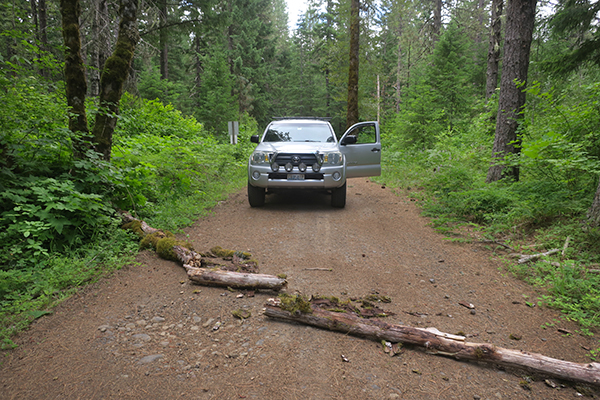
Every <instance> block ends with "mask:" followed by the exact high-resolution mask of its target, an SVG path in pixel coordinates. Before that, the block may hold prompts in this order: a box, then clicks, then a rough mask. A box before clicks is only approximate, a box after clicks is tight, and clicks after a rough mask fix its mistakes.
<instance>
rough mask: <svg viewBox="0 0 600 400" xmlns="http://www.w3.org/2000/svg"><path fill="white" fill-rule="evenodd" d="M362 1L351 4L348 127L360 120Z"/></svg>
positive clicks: (357, 0)
mask: <svg viewBox="0 0 600 400" xmlns="http://www.w3.org/2000/svg"><path fill="white" fill-rule="evenodd" d="M359 12H360V1H359V0H352V2H351V6H350V68H349V71H348V110H347V113H346V128H349V127H350V126H352V125H354V124H356V123H357V122H358V67H359V65H358V60H359V35H360V15H359Z"/></svg>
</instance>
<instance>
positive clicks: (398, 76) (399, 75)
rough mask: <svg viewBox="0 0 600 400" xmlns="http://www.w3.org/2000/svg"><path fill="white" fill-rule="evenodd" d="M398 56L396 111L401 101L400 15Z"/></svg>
mask: <svg viewBox="0 0 600 400" xmlns="http://www.w3.org/2000/svg"><path fill="white" fill-rule="evenodd" d="M396 34H397V36H398V58H397V60H396V61H397V62H396V113H399V112H400V103H402V97H401V94H402V79H401V75H402V17H400V18H399V21H398V31H397V32H396Z"/></svg>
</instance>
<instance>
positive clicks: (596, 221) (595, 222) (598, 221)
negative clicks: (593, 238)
mask: <svg viewBox="0 0 600 400" xmlns="http://www.w3.org/2000/svg"><path fill="white" fill-rule="evenodd" d="M587 217H588V221H589V223H590V225H591V226H593V227H599V226H600V181H599V182H598V189H597V190H596V196H594V201H593V202H592V205H591V207H590V208H589V209H588V212H587Z"/></svg>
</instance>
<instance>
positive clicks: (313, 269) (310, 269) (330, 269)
mask: <svg viewBox="0 0 600 400" xmlns="http://www.w3.org/2000/svg"><path fill="white" fill-rule="evenodd" d="M304 270H305V271H329V272H331V271H333V268H304Z"/></svg>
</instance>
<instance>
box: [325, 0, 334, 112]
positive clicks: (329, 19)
mask: <svg viewBox="0 0 600 400" xmlns="http://www.w3.org/2000/svg"><path fill="white" fill-rule="evenodd" d="M326 10H327V16H326V17H325V21H326V31H325V32H326V38H327V48H328V49H329V48H330V46H331V45H332V44H333V43H334V42H335V41H334V38H333V37H332V36H333V35H332V34H331V32H332V31H333V29H334V28H333V17H332V15H333V2H332V1H331V0H327V7H326ZM325 57H326V60H327V61H326V64H325V107H326V109H327V114H326V115H325V116H326V117H331V82H330V80H331V78H330V76H331V69H330V68H329V64H330V59H329V58H328V56H325Z"/></svg>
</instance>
